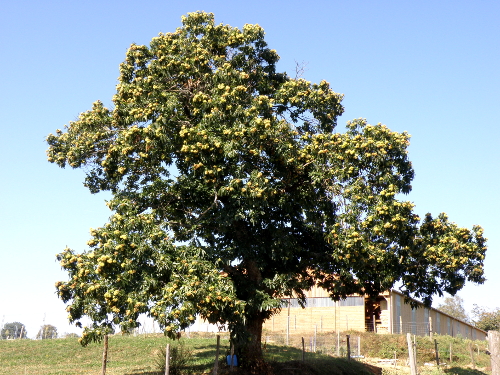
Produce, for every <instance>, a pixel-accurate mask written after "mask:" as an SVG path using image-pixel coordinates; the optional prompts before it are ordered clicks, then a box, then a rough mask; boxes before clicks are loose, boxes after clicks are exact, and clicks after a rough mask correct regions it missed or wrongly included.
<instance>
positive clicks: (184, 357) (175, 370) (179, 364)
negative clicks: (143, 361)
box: [156, 342, 194, 375]
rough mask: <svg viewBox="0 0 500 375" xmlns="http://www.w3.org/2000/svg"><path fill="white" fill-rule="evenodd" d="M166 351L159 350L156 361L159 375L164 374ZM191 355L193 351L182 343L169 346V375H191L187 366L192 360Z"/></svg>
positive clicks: (163, 349)
mask: <svg viewBox="0 0 500 375" xmlns="http://www.w3.org/2000/svg"><path fill="white" fill-rule="evenodd" d="M166 350H167V349H166V348H164V347H163V348H161V349H160V350H159V352H158V355H157V359H156V366H157V368H158V370H159V371H160V373H161V374H164V373H165V367H166V363H165V358H166ZM193 354H194V350H193V349H192V348H191V347H189V346H187V345H186V344H184V342H179V343H175V344H170V363H169V365H170V375H187V374H191V370H190V369H189V365H190V363H191V361H192V359H193Z"/></svg>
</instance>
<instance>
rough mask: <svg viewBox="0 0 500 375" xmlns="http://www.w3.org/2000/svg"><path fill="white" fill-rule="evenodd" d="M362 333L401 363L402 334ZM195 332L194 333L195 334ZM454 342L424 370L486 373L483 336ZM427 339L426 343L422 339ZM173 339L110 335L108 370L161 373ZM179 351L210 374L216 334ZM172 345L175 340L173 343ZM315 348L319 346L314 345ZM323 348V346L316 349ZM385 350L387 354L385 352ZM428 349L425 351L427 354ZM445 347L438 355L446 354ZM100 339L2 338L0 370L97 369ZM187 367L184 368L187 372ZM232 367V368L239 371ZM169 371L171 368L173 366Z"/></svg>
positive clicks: (303, 372) (63, 372)
mask: <svg viewBox="0 0 500 375" xmlns="http://www.w3.org/2000/svg"><path fill="white" fill-rule="evenodd" d="M354 335H361V337H362V338H361V342H362V348H361V353H362V354H363V355H364V356H365V357H368V356H371V357H379V358H380V357H382V358H383V357H386V358H393V356H394V352H396V355H397V356H398V358H400V364H401V365H404V362H405V345H404V344H405V343H404V340H402V339H401V338H402V336H397V335H374V334H369V333H362V334H358V333H354V332H353V333H352V336H353V337H354ZM193 336H194V335H193ZM444 338H446V337H445V336H443V337H440V338H439V339H440V340H441V341H442V345H441V346H443V347H444V346H445V341H444ZM446 340H448V341H446V342H451V343H452V346H453V352H454V353H453V355H452V356H453V359H454V363H453V364H452V366H449V367H450V368H449V369H448V370H445V371H446V372H441V371H439V372H438V371H437V370H432V369H431V370H427V371H426V368H425V367H424V366H423V364H424V362H422V363H421V365H422V366H423V367H422V373H423V374H424V373H428V374H443V373H447V372H448V373H450V374H452V373H458V374H461V375H466V374H469V375H480V374H488V372H487V371H486V366H487V365H488V363H487V361H488V356H487V355H486V354H485V353H484V347H485V342H474V343H471V342H467V341H466V340H461V339H456V338H455V339H453V338H446ZM426 341H427V342H428V343H429V345H427V344H426ZM167 343H171V341H169V340H167V339H166V338H164V337H163V336H161V335H153V334H150V335H139V336H136V337H134V336H120V335H115V336H110V339H109V351H108V364H107V372H106V374H107V375H157V374H160V373H159V372H158V371H159V367H158V364H157V362H159V361H160V358H163V354H162V353H161V350H162V348H164V347H165V346H166V344H167ZM181 343H183V345H182V348H181V350H183V351H184V355H183V356H182V357H189V354H192V358H191V362H190V367H189V368H190V370H191V373H192V374H209V373H210V374H211V373H212V369H213V363H214V358H215V353H216V340H215V339H214V337H213V336H212V337H192V338H190V339H187V338H182V339H181ZM430 344H431V342H430V340H429V339H428V338H427V339H426V338H419V341H418V342H417V346H418V347H419V352H420V353H423V355H421V357H422V358H421V359H422V360H423V361H427V360H429V361H432V358H433V355H432V350H431V345H430ZM173 345H178V343H174V344H173ZM470 345H473V348H474V353H475V357H474V361H475V364H476V366H477V368H478V369H477V370H472V369H471V370H468V369H467V368H468V367H471V364H470V352H469V348H470ZM318 349H319V348H318ZM228 350H229V344H228V341H227V339H224V338H223V339H222V340H221V357H222V356H225V355H226V354H227V352H228ZM318 351H323V352H325V351H326V350H322V349H321V350H318ZM265 352H266V357H267V359H268V361H270V366H271V368H270V371H269V373H270V374H280V375H285V374H300V375H326V374H337V375H363V374H366V375H372V374H377V375H378V374H382V370H381V369H380V368H378V366H380V362H378V361H377V360H368V359H366V358H365V359H363V361H365V362H368V363H371V364H372V366H369V365H365V364H362V363H361V362H359V361H354V360H352V361H350V362H348V361H347V360H345V359H343V358H334V357H332V356H330V355H324V354H321V353H305V355H306V357H305V359H306V360H305V362H302V361H301V360H300V359H301V356H302V353H301V351H300V350H299V349H297V348H293V347H286V346H282V345H278V344H272V343H268V344H267V345H266V346H265ZM384 353H385V354H384ZM425 353H427V354H428V355H427V357H425ZM444 354H445V352H444V350H443V353H442V356H443V357H444ZM101 361H102V345H101V344H92V345H89V346H88V347H86V348H83V347H81V346H80V344H79V343H78V341H77V339H75V338H67V339H54V340H38V341H35V340H0V363H1V366H0V375H4V374H5V375H7V374H8V375H13V374H16V375H17V374H37V375H52V374H53V375H56V374H59V375H77V374H78V375H87V374H89V375H90V374H94V375H97V374H100V373H101V366H102V362H101ZM227 371H228V369H227V366H225V364H223V363H222V360H221V368H220V372H219V373H220V374H223V373H225V372H227ZM186 373H187V372H186ZM238 373H239V372H237V371H235V372H233V374H238ZM383 373H384V374H391V373H394V367H391V366H389V367H386V369H384V371H383ZM398 373H399V374H404V373H406V368H405V367H398ZM171 374H172V371H171Z"/></svg>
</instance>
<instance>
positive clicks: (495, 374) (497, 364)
mask: <svg viewBox="0 0 500 375" xmlns="http://www.w3.org/2000/svg"><path fill="white" fill-rule="evenodd" d="M488 349H489V351H490V358H491V375H500V332H499V331H489V332H488Z"/></svg>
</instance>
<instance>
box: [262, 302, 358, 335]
mask: <svg viewBox="0 0 500 375" xmlns="http://www.w3.org/2000/svg"><path fill="white" fill-rule="evenodd" d="M323 298H324V297H312V298H309V299H308V303H309V304H310V305H315V304H316V302H319V301H320V302H323V301H321V300H323ZM358 298H362V297H358ZM292 301H293V300H292ZM330 301H331V300H330ZM331 302H332V303H333V305H332V306H325V307H317V306H314V307H306V308H304V309H303V308H301V307H290V308H287V307H285V308H283V309H282V310H281V312H280V313H279V314H276V315H275V316H273V317H272V318H271V319H269V320H267V321H266V322H264V326H263V329H265V330H267V331H270V332H286V331H287V325H288V324H289V329H290V332H291V333H293V332H297V333H298V332H313V331H315V330H317V332H332V331H346V330H356V331H364V330H365V311H364V310H365V309H364V304H362V305H358V306H342V305H341V304H339V303H335V302H333V301H331ZM288 322H289V323H288Z"/></svg>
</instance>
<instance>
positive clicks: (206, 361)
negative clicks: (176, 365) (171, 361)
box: [124, 343, 227, 375]
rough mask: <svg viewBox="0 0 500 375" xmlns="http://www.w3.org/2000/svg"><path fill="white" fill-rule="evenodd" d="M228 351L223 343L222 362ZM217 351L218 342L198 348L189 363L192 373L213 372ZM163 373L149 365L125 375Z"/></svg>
mask: <svg viewBox="0 0 500 375" xmlns="http://www.w3.org/2000/svg"><path fill="white" fill-rule="evenodd" d="M226 351H227V348H226V347H225V346H223V345H221V347H220V349H219V359H220V361H221V362H222V359H225V357H226ZM216 352H217V345H216V344H209V343H207V345H206V346H205V347H204V348H203V349H201V350H200V349H199V348H197V349H196V351H195V353H194V355H193V358H192V359H191V361H190V363H189V364H188V365H187V367H188V368H189V371H190V373H193V374H201V373H206V372H211V371H212V369H213V366H214V361H215V354H216ZM163 374H164V372H162V371H160V370H156V371H151V367H148V368H144V369H135V370H133V371H131V372H127V373H125V374H124V375H163Z"/></svg>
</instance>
